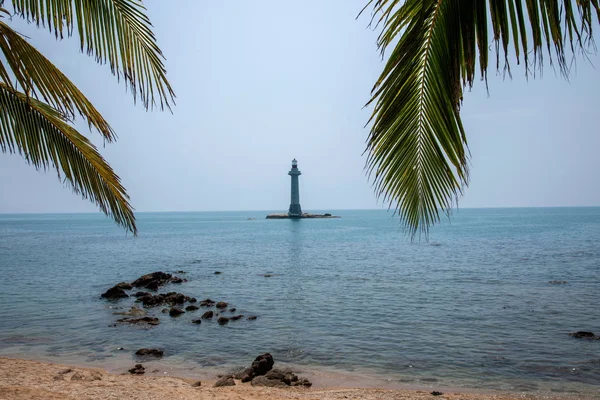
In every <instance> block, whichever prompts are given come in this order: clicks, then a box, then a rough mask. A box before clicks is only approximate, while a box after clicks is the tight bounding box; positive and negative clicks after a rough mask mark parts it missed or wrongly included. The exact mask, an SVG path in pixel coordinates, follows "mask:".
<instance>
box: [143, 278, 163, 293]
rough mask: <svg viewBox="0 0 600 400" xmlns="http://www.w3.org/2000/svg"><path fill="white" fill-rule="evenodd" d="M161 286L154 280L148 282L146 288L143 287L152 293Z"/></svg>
mask: <svg viewBox="0 0 600 400" xmlns="http://www.w3.org/2000/svg"><path fill="white" fill-rule="evenodd" d="M160 286H161V283H160V281H158V280H154V281H150V282H149V283H148V284H147V285H146V286H144V287H145V288H146V289H148V290H153V291H157V290H158V288H159V287H160Z"/></svg>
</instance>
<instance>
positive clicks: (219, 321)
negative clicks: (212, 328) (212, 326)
mask: <svg viewBox="0 0 600 400" xmlns="http://www.w3.org/2000/svg"><path fill="white" fill-rule="evenodd" d="M217 322H218V323H219V325H225V324H226V323H228V322H229V318H227V317H219V319H218V320H217Z"/></svg>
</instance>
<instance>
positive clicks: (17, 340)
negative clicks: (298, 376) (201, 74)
mask: <svg viewBox="0 0 600 400" xmlns="http://www.w3.org/2000/svg"><path fill="white" fill-rule="evenodd" d="M265 214H266V212H222V213H221V212H219V213H139V214H137V217H138V220H139V228H140V234H139V237H137V238H133V237H131V236H130V235H129V236H126V235H125V234H124V232H123V231H122V230H121V229H119V228H118V227H116V226H115V225H114V224H113V223H112V222H111V221H110V220H108V219H106V218H104V217H103V216H101V215H95V214H94V215H92V214H86V215H0V277H1V279H0V355H4V356H20V357H39V358H43V359H50V360H55V361H57V362H64V361H70V362H77V361H79V362H88V363H96V364H97V365H104V364H106V363H109V362H112V361H111V360H113V359H115V360H121V361H124V362H126V363H128V364H131V363H132V361H133V360H134V358H133V356H132V351H128V350H135V349H137V348H140V347H146V346H153V347H155V346H160V347H163V348H164V349H165V353H166V357H165V358H164V360H163V361H162V362H165V363H171V364H172V365H182V366H183V365H185V366H195V367H197V368H201V367H208V368H213V369H223V368H228V367H231V366H237V365H246V364H249V362H250V361H251V360H252V359H253V358H254V357H255V356H256V355H258V354H260V353H262V352H265V351H269V352H271V353H272V354H273V355H274V357H275V360H276V361H279V362H287V363H290V364H294V365H297V366H299V367H303V368H305V369H307V370H310V369H311V368H320V369H324V370H327V369H330V370H332V371H338V372H342V373H360V374H366V375H371V376H377V377H379V378H381V379H385V380H387V381H389V382H394V383H398V384H408V385H419V384H423V385H440V386H454V387H456V386H458V387H475V388H486V389H505V390H518V391H556V392H570V393H574V392H579V393H587V394H592V393H594V394H598V393H599V392H598V389H597V386H595V385H596V384H597V382H600V341H586V340H577V339H574V338H571V337H569V336H568V333H569V332H573V331H578V330H588V331H593V332H595V333H596V334H600V311H599V308H598V299H599V297H598V295H599V293H600V244H599V240H600V208H554V209H553V208H547V209H465V210H461V211H460V212H459V213H457V214H455V215H454V216H453V218H452V220H451V222H450V223H448V222H447V221H444V222H443V224H442V225H441V226H438V227H436V228H434V229H433V230H432V232H431V237H430V241H429V242H425V241H421V242H416V243H411V242H410V241H409V240H408V239H407V237H406V236H405V235H404V233H403V232H402V231H401V230H400V228H399V222H398V220H397V219H394V218H392V216H391V213H388V212H385V211H349V210H343V211H338V212H334V214H337V215H341V216H342V218H341V219H328V220H265V219H264V216H265ZM249 217H251V218H256V220H248V218H249ZM158 270H162V271H166V272H171V273H174V272H175V271H178V270H184V271H186V274H180V276H182V277H185V278H187V279H188V280H189V282H187V283H184V284H182V285H178V286H175V285H170V286H169V287H166V288H165V290H167V291H168V290H176V291H179V292H182V293H184V294H186V295H189V296H194V297H197V298H198V299H204V298H206V297H209V298H211V299H213V300H217V301H219V300H224V301H227V302H229V303H230V304H231V306H233V307H236V308H237V310H238V311H237V312H236V313H241V314H244V315H257V316H258V319H257V320H256V321H246V320H240V321H236V322H231V323H229V324H228V325H227V326H219V325H218V324H217V323H216V322H213V323H209V322H204V323H202V324H201V325H194V324H192V323H191V320H192V319H195V318H198V317H199V315H200V314H199V313H200V312H202V311H203V310H202V309H201V310H199V311H197V312H195V313H186V314H184V315H183V316H181V317H179V318H171V317H169V316H168V315H164V314H161V313H160V308H158V309H152V310H151V312H152V313H154V314H155V315H156V316H158V317H159V318H160V319H161V324H160V325H159V326H156V327H153V328H151V329H140V328H135V327H132V326H117V327H111V326H109V325H111V324H112V323H113V322H114V321H115V320H116V319H117V318H119V317H118V316H116V315H113V314H112V313H113V312H114V311H116V310H115V307H125V308H128V306H129V305H130V304H131V303H132V301H131V300H124V301H122V302H121V303H111V302H108V301H104V300H102V299H101V298H100V294H101V293H103V292H104V291H105V290H106V289H108V288H109V287H111V286H112V285H114V284H115V283H117V282H121V281H132V280H134V279H135V278H137V277H139V276H140V275H142V274H145V273H149V272H153V271H158ZM215 271H221V272H222V274H220V275H215V274H214V272H215ZM267 273H268V274H272V275H273V276H271V277H265V276H264V274H267ZM552 280H564V281H567V283H566V284H562V285H552V284H549V281H552ZM118 310H119V309H117V311H118ZM121 311H123V310H121ZM119 347H123V348H125V349H126V351H125V352H123V351H119V350H117V348H119ZM103 363H104V364H103Z"/></svg>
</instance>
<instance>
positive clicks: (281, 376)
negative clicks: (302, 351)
mask: <svg viewBox="0 0 600 400" xmlns="http://www.w3.org/2000/svg"><path fill="white" fill-rule="evenodd" d="M273 365H275V361H274V360H273V356H272V355H271V354H270V353H265V354H261V355H260V356H258V357H256V358H255V359H254V361H253V362H252V365H251V366H250V367H248V368H246V369H244V370H243V371H240V372H237V373H235V374H233V375H225V376H223V377H221V379H219V381H217V383H216V384H215V387H218V386H232V383H233V384H235V382H234V380H233V379H234V378H235V379H240V380H241V381H242V383H245V382H250V384H251V385H252V386H268V387H280V388H286V387H290V386H303V387H310V386H312V383H311V382H310V381H309V380H308V379H306V378H299V377H298V376H297V375H296V374H294V373H293V372H292V371H291V370H289V369H284V370H282V369H274V368H273Z"/></svg>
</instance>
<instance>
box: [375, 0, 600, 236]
mask: <svg viewBox="0 0 600 400" xmlns="http://www.w3.org/2000/svg"><path fill="white" fill-rule="evenodd" d="M368 5H372V6H373V10H374V12H373V20H374V22H376V23H377V24H381V25H382V32H381V34H380V36H379V39H378V45H379V47H380V49H381V51H382V54H383V52H384V51H385V50H386V49H387V48H392V51H391V53H390V55H389V57H388V59H387V62H386V64H385V67H384V69H383V72H382V73H381V76H380V77H379V79H378V80H377V82H376V83H375V86H374V88H373V93H372V99H371V100H370V102H369V103H368V104H375V107H374V110H373V114H372V117H371V119H370V121H369V122H370V123H372V126H371V131H370V134H369V139H368V141H367V150H366V151H367V152H368V157H367V169H368V171H369V174H370V176H371V177H372V179H373V180H374V185H375V191H376V193H377V195H378V196H380V197H383V200H384V201H385V202H387V203H388V204H389V205H390V207H394V208H395V209H396V211H397V212H398V213H399V214H400V216H401V217H402V220H403V221H404V224H405V227H406V228H407V229H408V231H409V232H410V234H411V237H413V238H414V236H415V235H416V234H417V233H424V234H425V235H427V234H428V231H429V228H430V226H431V225H432V224H434V223H436V222H438V221H439V218H440V212H450V210H451V209H452V207H453V205H454V204H455V202H456V199H457V198H458V196H459V195H460V194H462V191H463V188H464V187H465V186H466V185H467V184H468V180H469V168H468V146H467V140H466V135H465V131H464V128H463V125H462V122H461V118H460V104H461V102H462V95H463V88H464V87H465V86H469V87H471V86H472V85H473V81H474V79H475V74H476V66H477V64H479V70H480V74H481V77H482V78H483V79H484V80H485V79H486V76H487V69H488V52H489V44H490V43H488V19H489V20H490V21H491V29H492V31H493V41H494V42H495V43H496V46H495V51H496V60H497V61H496V68H497V69H499V68H500V54H503V56H504V63H503V68H505V70H506V71H507V72H509V73H510V72H511V71H510V63H509V60H508V54H509V51H510V49H511V47H512V49H513V50H514V51H515V55H516V59H517V63H520V62H521V60H523V61H524V73H525V75H526V76H528V75H530V74H531V72H532V69H533V71H534V72H535V71H537V70H540V71H541V68H542V65H543V56H544V54H545V55H546V56H547V57H548V60H549V61H550V64H552V65H554V62H555V61H556V62H557V64H558V68H559V70H560V71H561V73H562V74H563V75H564V76H568V74H569V62H568V61H567V59H566V55H565V45H569V47H570V49H571V50H572V51H577V50H581V51H583V52H585V51H588V50H589V49H590V46H593V36H592V27H593V24H594V22H593V14H594V12H595V14H596V18H597V19H598V20H599V21H600V7H599V4H598V0H587V1H586V0H489V1H485V0H471V1H468V0H371V1H370V2H369V3H368ZM575 9H576V10H577V12H575V11H574V10H575ZM511 38H512V42H511ZM530 39H531V41H532V44H531V48H530V44H529V40H530ZM544 45H545V47H546V49H545V50H544ZM500 46H502V50H500ZM486 85H487V83H486Z"/></svg>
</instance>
